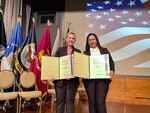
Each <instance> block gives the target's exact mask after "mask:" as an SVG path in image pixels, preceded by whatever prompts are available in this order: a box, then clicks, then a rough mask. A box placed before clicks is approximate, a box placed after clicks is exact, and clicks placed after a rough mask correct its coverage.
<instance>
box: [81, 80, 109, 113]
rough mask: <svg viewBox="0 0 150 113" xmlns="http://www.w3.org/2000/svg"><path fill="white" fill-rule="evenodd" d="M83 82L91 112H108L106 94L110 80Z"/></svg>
mask: <svg viewBox="0 0 150 113" xmlns="http://www.w3.org/2000/svg"><path fill="white" fill-rule="evenodd" d="M83 83H84V87H85V89H86V92H87V95H88V101H89V111H90V113H107V110H106V96H107V93H108V89H109V82H107V80H87V81H86V80H85V81H84V82H83Z"/></svg>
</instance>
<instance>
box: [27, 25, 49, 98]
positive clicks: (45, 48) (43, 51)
mask: <svg viewBox="0 0 150 113" xmlns="http://www.w3.org/2000/svg"><path fill="white" fill-rule="evenodd" d="M50 54H51V41H50V25H49V24H48V25H47V27H46V31H45V32H44V35H43V37H42V39H41V41H40V43H39V45H38V49H37V52H36V55H35V57H34V59H33V60H32V62H31V65H30V68H29V70H30V71H32V72H34V74H35V75H36V82H37V87H38V90H40V91H42V94H43V96H44V95H45V94H46V91H47V84H45V83H44V82H43V81H42V80H41V60H42V56H43V55H48V56H50Z"/></svg>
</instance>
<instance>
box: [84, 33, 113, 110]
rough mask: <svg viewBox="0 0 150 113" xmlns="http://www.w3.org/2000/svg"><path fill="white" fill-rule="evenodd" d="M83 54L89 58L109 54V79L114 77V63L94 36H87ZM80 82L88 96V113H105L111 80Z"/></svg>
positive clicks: (86, 80)
mask: <svg viewBox="0 0 150 113" xmlns="http://www.w3.org/2000/svg"><path fill="white" fill-rule="evenodd" d="M84 54H86V55H89V56H95V55H102V54H109V63H110V73H109V75H110V78H111V77H112V76H113V75H114V71H115V66H114V61H113V59H112V57H111V55H110V53H109V51H108V49H107V48H103V47H102V46H101V45H100V43H99V40H98V37H97V35H96V34H94V33H90V34H88V36H87V39H86V46H85V51H84ZM82 81H83V84H84V87H85V89H86V92H87V95H88V101H89V111H90V113H107V110H106V96H107V93H108V90H109V83H110V82H111V79H104V78H103V79H83V80H82Z"/></svg>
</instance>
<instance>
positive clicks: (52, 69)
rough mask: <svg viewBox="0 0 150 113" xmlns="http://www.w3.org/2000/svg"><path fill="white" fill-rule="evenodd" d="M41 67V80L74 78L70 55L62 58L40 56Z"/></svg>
mask: <svg viewBox="0 0 150 113" xmlns="http://www.w3.org/2000/svg"><path fill="white" fill-rule="evenodd" d="M41 65H42V66H41V79H42V80H49V79H51V78H54V79H65V78H67V77H68V78H74V76H73V70H72V65H73V63H72V55H66V56H62V57H50V56H42V64H41Z"/></svg>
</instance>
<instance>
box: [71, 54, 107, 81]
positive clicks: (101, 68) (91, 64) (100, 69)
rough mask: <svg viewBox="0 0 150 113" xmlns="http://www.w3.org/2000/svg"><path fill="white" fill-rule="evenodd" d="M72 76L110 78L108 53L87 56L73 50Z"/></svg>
mask: <svg viewBox="0 0 150 113" xmlns="http://www.w3.org/2000/svg"><path fill="white" fill-rule="evenodd" d="M73 60H74V68H73V69H74V76H78V77H82V78H88V79H97V78H110V76H109V73H110V67H109V55H108V54H103V55H98V56H88V55H84V54H81V53H77V52H74V56H73Z"/></svg>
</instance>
